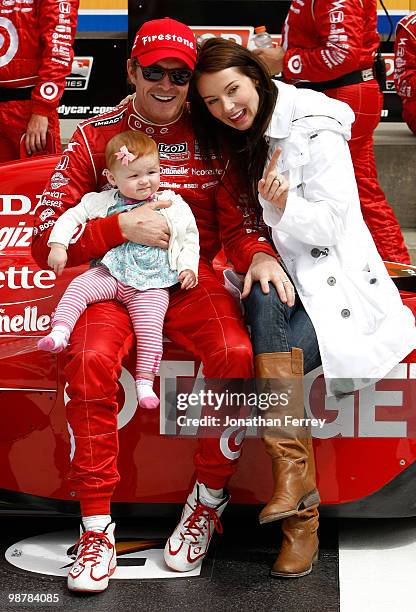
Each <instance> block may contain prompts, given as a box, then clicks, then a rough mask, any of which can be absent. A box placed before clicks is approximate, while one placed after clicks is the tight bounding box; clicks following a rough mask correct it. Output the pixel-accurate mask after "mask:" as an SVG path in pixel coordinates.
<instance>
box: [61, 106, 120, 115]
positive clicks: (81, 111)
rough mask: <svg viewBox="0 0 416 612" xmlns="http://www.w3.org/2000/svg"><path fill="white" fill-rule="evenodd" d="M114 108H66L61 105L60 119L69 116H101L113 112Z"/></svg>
mask: <svg viewBox="0 0 416 612" xmlns="http://www.w3.org/2000/svg"><path fill="white" fill-rule="evenodd" d="M113 108H114V106H66V105H65V104H61V105H60V106H58V114H59V116H60V117H67V116H68V115H101V114H102V113H107V112H108V111H111V110H113Z"/></svg>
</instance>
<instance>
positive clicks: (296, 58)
mask: <svg viewBox="0 0 416 612" xmlns="http://www.w3.org/2000/svg"><path fill="white" fill-rule="evenodd" d="M287 67H288V68H289V70H290V71H291V72H293V73H294V74H299V73H300V72H302V59H301V57H300V55H292V57H291V58H290V59H289V61H288V63H287Z"/></svg>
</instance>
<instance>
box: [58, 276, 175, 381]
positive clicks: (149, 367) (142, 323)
mask: <svg viewBox="0 0 416 612" xmlns="http://www.w3.org/2000/svg"><path fill="white" fill-rule="evenodd" d="M105 300H117V301H119V302H121V303H122V304H124V305H125V306H126V308H127V310H128V313H129V315H130V318H131V321H132V324H133V329H134V333H135V334H136V343H137V361H136V377H137V378H139V373H140V374H141V375H143V373H147V372H151V373H152V374H157V372H158V369H159V365H160V360H161V359H162V352H163V335H162V332H163V321H164V318H165V314H166V310H167V308H168V305H169V291H168V290H167V289H147V290H146V291H139V290H138V289H134V288H133V287H129V286H128V285H125V284H124V283H122V282H120V281H118V280H117V279H115V278H114V277H113V276H111V274H110V272H109V271H108V270H107V268H105V267H104V266H97V267H96V268H91V269H90V270H87V271H86V272H84V273H83V274H80V275H79V276H77V277H76V278H74V280H73V281H72V282H71V283H70V284H69V285H68V287H67V289H66V291H65V293H64V294H63V296H62V298H61V300H60V301H59V304H58V306H57V308H56V311H55V314H54V317H53V324H52V325H53V326H55V325H58V324H59V325H62V324H63V325H66V326H67V327H69V329H70V331H71V333H72V331H73V329H74V327H75V323H76V322H77V321H78V319H79V318H80V316H81V315H82V313H83V312H84V311H85V309H86V308H87V306H88V304H94V303H95V302H104V301H105ZM140 377H142V376H140Z"/></svg>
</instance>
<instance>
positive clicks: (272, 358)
mask: <svg viewBox="0 0 416 612" xmlns="http://www.w3.org/2000/svg"><path fill="white" fill-rule="evenodd" d="M255 367H256V376H257V378H258V379H267V384H266V390H267V392H268V393H270V392H275V393H288V397H289V404H288V405H287V406H269V409H268V411H267V413H266V416H267V418H274V419H276V420H277V419H280V421H281V423H282V426H281V427H278V426H276V427H270V428H268V429H267V430H266V431H265V433H264V436H263V439H264V443H265V446H266V450H267V452H268V453H269V455H270V456H271V458H272V469H273V482H274V490H273V495H272V498H271V500H270V501H269V503H268V504H267V505H266V506H265V507H264V508H263V510H262V511H261V513H260V516H259V520H260V523H262V524H263V523H270V522H272V521H277V520H278V519H282V518H286V517H288V516H292V515H293V514H296V512H298V510H303V509H306V508H310V507H312V506H316V505H318V504H319V502H320V499H319V493H318V490H317V488H316V480H315V460H314V455H313V448H312V441H311V438H310V428H308V427H305V426H300V427H299V426H298V427H297V426H284V418H285V415H290V416H291V417H293V418H297V419H303V418H304V405H303V351H302V350H301V349H299V348H294V349H292V351H291V352H288V353H262V354H261V355H257V356H256V357H255Z"/></svg>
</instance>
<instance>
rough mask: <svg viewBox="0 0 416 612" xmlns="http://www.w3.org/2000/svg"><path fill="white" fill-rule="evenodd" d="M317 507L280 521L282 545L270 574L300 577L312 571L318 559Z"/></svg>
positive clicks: (281, 576) (283, 576) (282, 576)
mask: <svg viewBox="0 0 416 612" xmlns="http://www.w3.org/2000/svg"><path fill="white" fill-rule="evenodd" d="M318 519H319V514H318V509H317V507H315V508H309V509H308V510H303V511H302V512H299V513H298V514H296V515H294V516H291V517H289V518H287V519H285V520H284V521H283V523H282V532H283V539H282V546H281V548H280V552H279V554H278V556H277V559H276V561H275V562H274V565H273V567H272V569H271V575H272V576H277V577H280V578H300V577H301V576H306V575H307V574H310V573H311V571H312V564H313V563H314V562H315V561H317V560H318V546H319V541H318V533H317V531H318V524H319V520H318Z"/></svg>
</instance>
